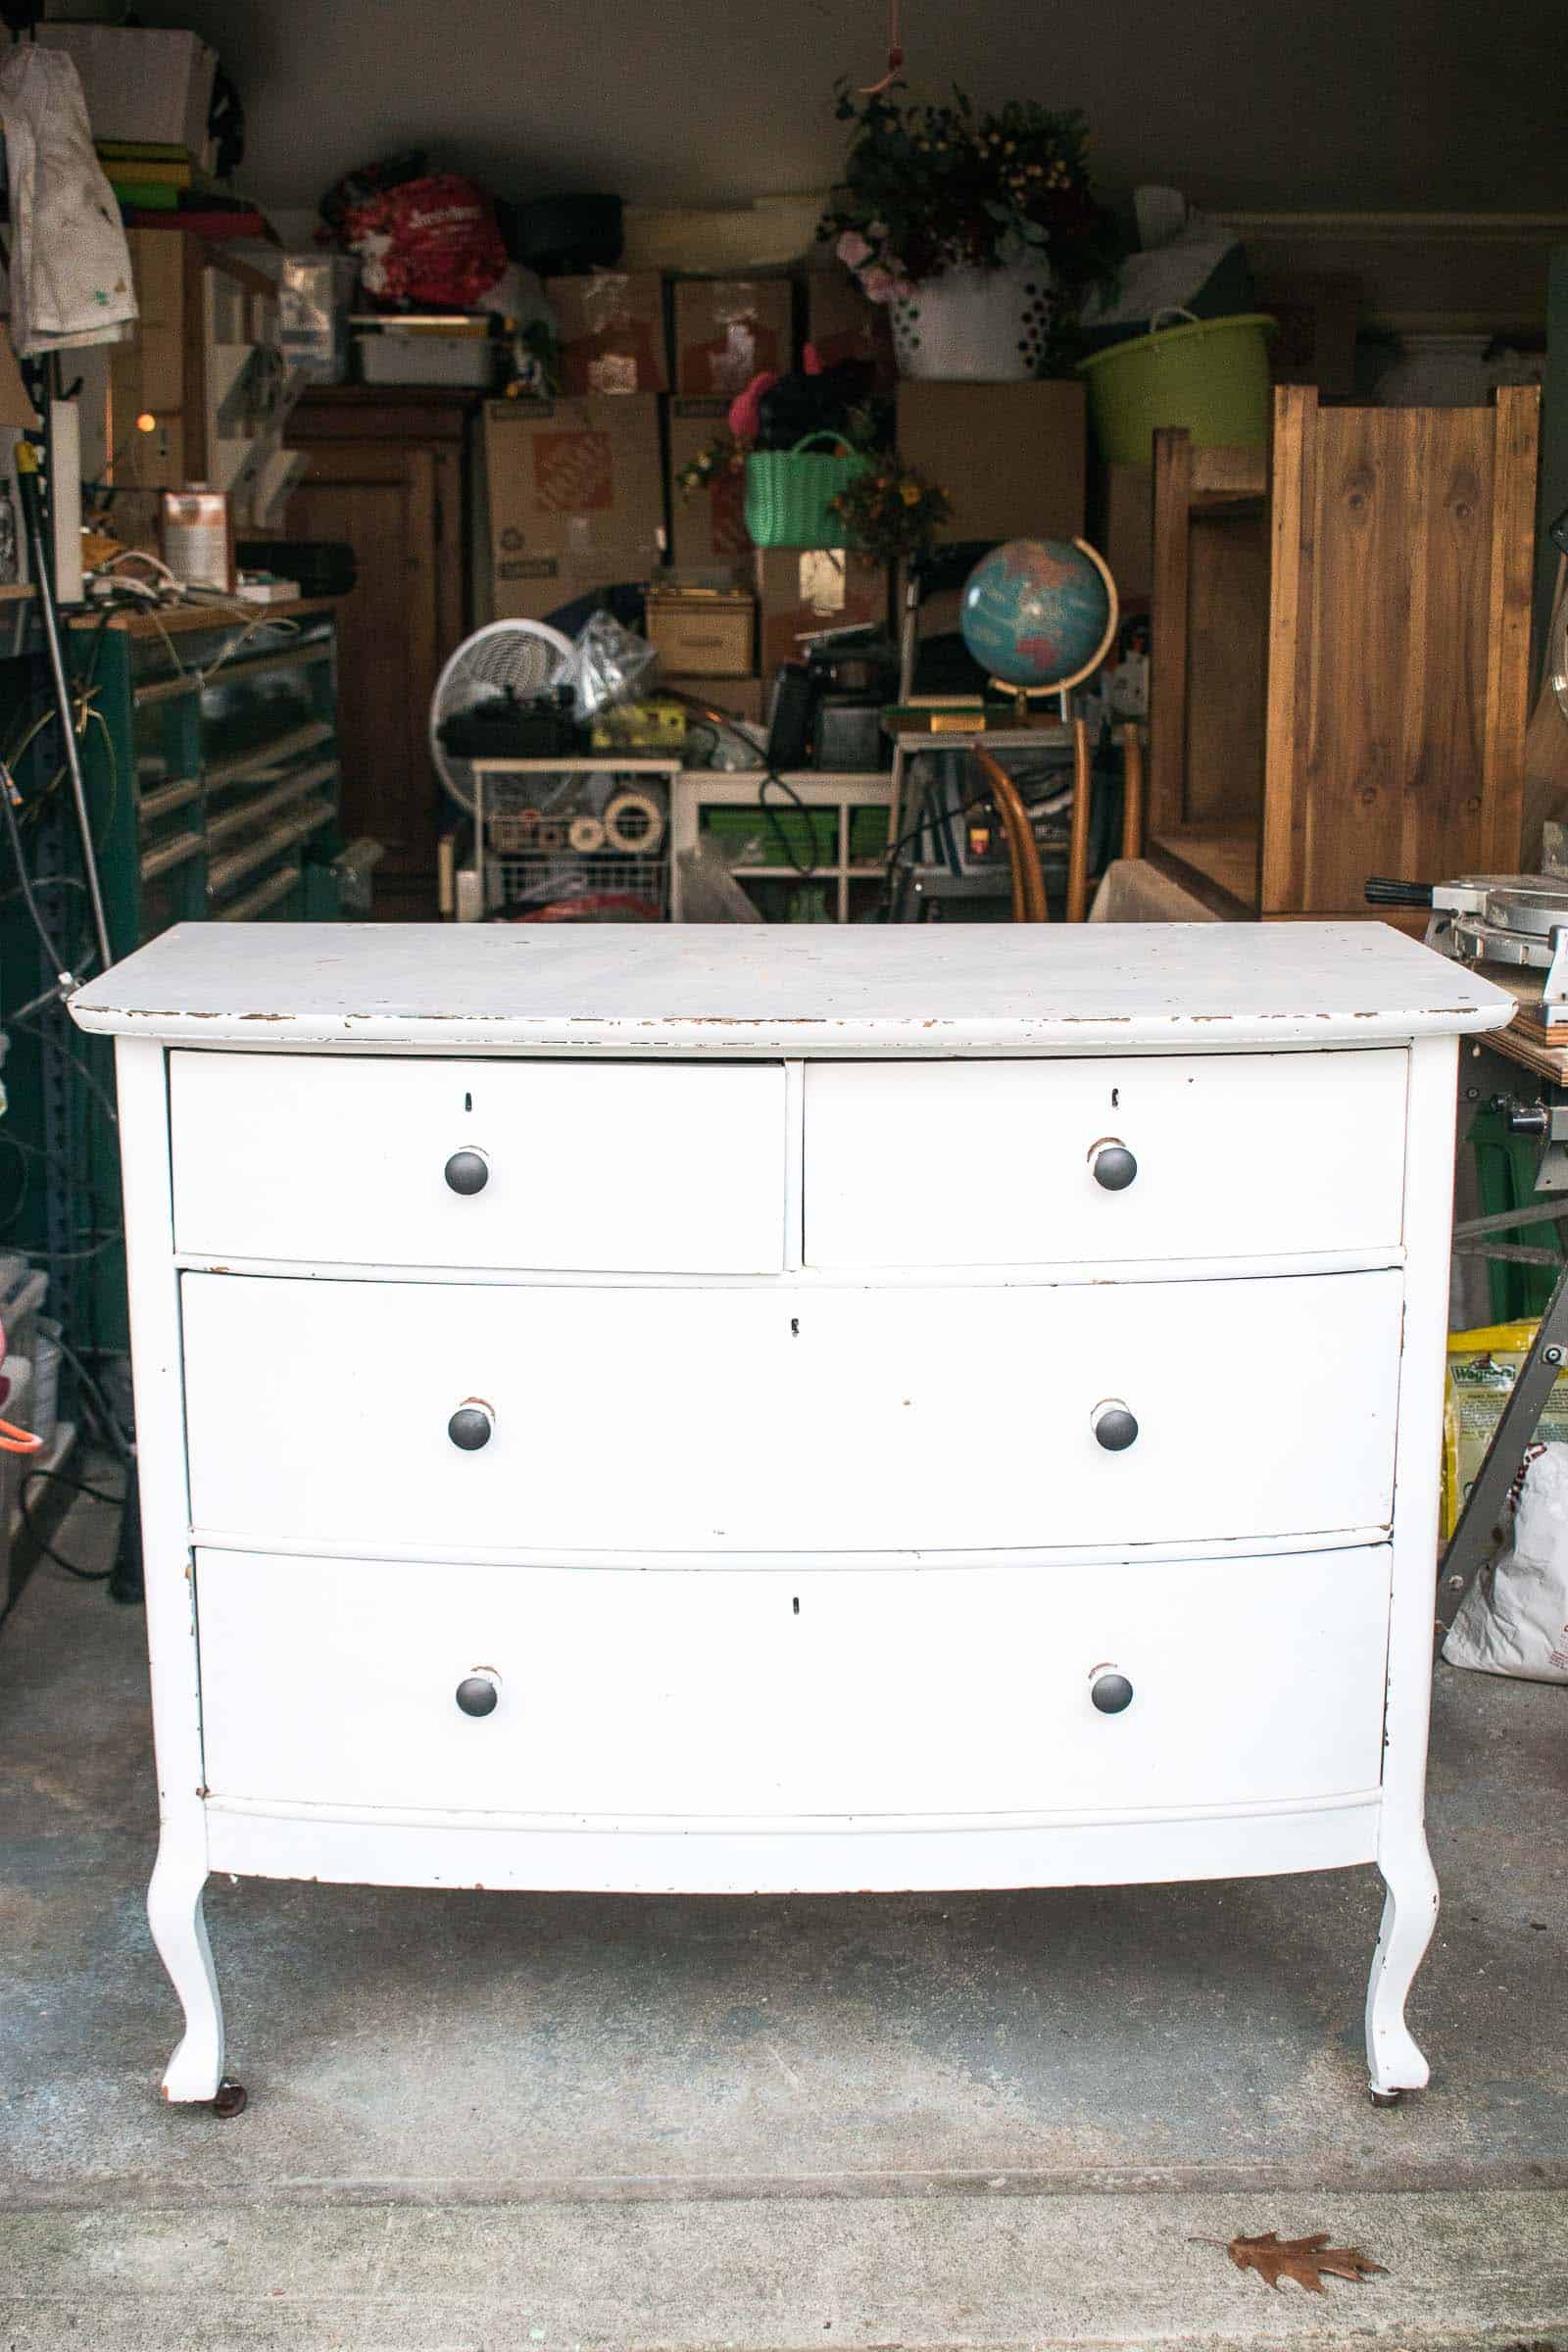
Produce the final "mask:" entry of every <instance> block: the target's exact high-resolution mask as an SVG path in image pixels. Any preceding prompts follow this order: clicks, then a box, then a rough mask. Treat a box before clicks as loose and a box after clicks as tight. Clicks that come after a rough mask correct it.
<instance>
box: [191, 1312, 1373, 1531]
mask: <svg viewBox="0 0 1568 2352" xmlns="http://www.w3.org/2000/svg"><path fill="white" fill-rule="evenodd" d="M181 1295H182V1319H183V1326H184V1358H185V1399H186V1414H187V1426H188V1437H189V1464H190V1471H189V1475H190V1500H191V1511H192V1518H193V1522H194V1525H195V1527H196V1529H197V1530H198V1532H199V1534H200V1535H201V1536H203V1537H205V1538H209V1539H212V1538H217V1537H221V1538H222V1539H223V1540H224V1541H225V1542H234V1543H239V1544H245V1545H247V1546H253V1547H256V1548H261V1549H265V1548H269V1547H270V1546H271V1545H273V1544H295V1545H307V1546H308V1545H317V1544H320V1545H351V1546H356V1547H364V1548H365V1549H367V1550H370V1551H374V1552H380V1551H383V1550H388V1549H393V1550H423V1549H426V1548H430V1549H438V1550H444V1551H445V1550H455V1551H457V1552H459V1553H463V1552H467V1551H471V1550H480V1551H503V1552H527V1553H535V1554H537V1553H539V1552H541V1551H543V1552H555V1551H560V1550H564V1551H566V1552H573V1553H584V1552H587V1553H593V1552H610V1553H615V1552H621V1551H636V1552H643V1553H658V1552H665V1551H669V1552H702V1553H715V1554H720V1555H723V1554H729V1553H735V1552H748V1551H751V1552H755V1551H766V1552H791V1553H793V1552H808V1553H809V1552H811V1551H813V1550H827V1551H863V1550H872V1551H901V1550H917V1551H920V1552H923V1553H929V1552H933V1551H942V1550H959V1551H963V1550H976V1551H984V1550H991V1549H1030V1550H1034V1549H1040V1548H1045V1547H1050V1546H1054V1545H1071V1546H1075V1547H1085V1546H1093V1545H1105V1544H1113V1543H1114V1544H1127V1545H1139V1544H1208V1543H1210V1542H1213V1541H1215V1540H1218V1539H1222V1538H1224V1539H1237V1540H1242V1539H1263V1538H1267V1539H1278V1538H1286V1537H1296V1536H1319V1537H1321V1536H1323V1535H1339V1534H1341V1533H1343V1532H1345V1531H1355V1530H1359V1531H1361V1532H1362V1533H1363V1534H1364V1533H1365V1532H1367V1531H1369V1530H1376V1529H1380V1528H1382V1527H1383V1526H1385V1525H1386V1524H1387V1523H1388V1520H1389V1516H1390V1512H1391V1508H1392V1499H1393V1483H1394V1441H1395V1418H1396V1409H1397V1392H1398V1366H1399V1329H1400V1300H1401V1282H1400V1277H1399V1275H1398V1274H1397V1273H1396V1272H1389V1273H1367V1274H1337V1275H1312V1276H1299V1277H1285V1278H1279V1279H1275V1280H1250V1281H1238V1282H1201V1283H1146V1284H1134V1283H1127V1284H1119V1285H1115V1286H1111V1287H1105V1286H1101V1285H1096V1284H1078V1285H1067V1284H1063V1285H1059V1286H1054V1285H1051V1284H1046V1283H1038V1284H1033V1285H1025V1284H1017V1285H994V1286H991V1287H989V1288H973V1289H957V1288H954V1287H951V1286H942V1285H935V1284H933V1285H926V1286H923V1287H922V1286H918V1285H903V1286H887V1287H882V1288H874V1287H870V1286H848V1285H846V1286H843V1287H838V1286H822V1287H818V1288H815V1289H812V1288H811V1287H809V1285H807V1284H805V1283H790V1282H788V1281H787V1280H781V1282H780V1283H779V1284H778V1285H777V1286H767V1287H765V1288H760V1287H757V1286H743V1287H734V1288H723V1287H709V1288H703V1287H699V1286H695V1285H690V1286H688V1285H671V1286H661V1287H658V1288H637V1287H627V1286H620V1287H617V1286H613V1285H607V1284H596V1285H584V1286H577V1287H572V1286H565V1285H555V1286H533V1287H529V1286H526V1285H478V1284H467V1285H455V1284H454V1285H447V1284H440V1283H432V1282H423V1283H415V1282H404V1283H399V1282H374V1283H369V1282H354V1281H345V1280H333V1281H306V1280H295V1281H291V1280H287V1279H283V1278H280V1277H262V1276H247V1275H239V1274H234V1275H220V1274H186V1275H185V1276H184V1277H183V1279H182V1283H181Z"/></svg>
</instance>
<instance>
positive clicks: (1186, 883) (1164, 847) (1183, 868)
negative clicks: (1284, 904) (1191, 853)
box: [1144, 835, 1257, 923]
mask: <svg viewBox="0 0 1568 2352" xmlns="http://www.w3.org/2000/svg"><path fill="white" fill-rule="evenodd" d="M1144 857H1145V858H1146V860H1147V861H1148V863H1149V864H1151V865H1152V866H1153V867H1154V868H1155V869H1156V871H1157V872H1159V873H1162V874H1163V875H1164V876H1165V878H1166V880H1167V881H1170V882H1179V883H1180V884H1181V886H1182V888H1183V889H1184V890H1186V891H1189V892H1190V893H1191V894H1192V896H1193V897H1194V898H1195V899H1197V900H1198V902H1199V904H1200V905H1201V906H1203V907H1207V908H1208V910H1209V912H1210V914H1217V915H1218V916H1219V918H1220V920H1221V921H1222V922H1226V923H1252V922H1255V921H1256V920H1257V909H1256V907H1249V906H1248V905H1247V904H1246V903H1245V901H1243V900H1241V899H1239V898H1237V897H1236V895H1235V893H1234V892H1233V891H1229V890H1226V889H1225V888H1224V886H1223V885H1222V884H1221V883H1218V882H1216V881H1215V880H1214V877H1213V875H1212V874H1205V873H1204V871H1203V869H1202V867H1201V865H1195V864H1194V863H1193V862H1192V860H1191V859H1190V858H1184V857H1183V856H1182V854H1181V850H1180V847H1179V846H1172V845H1170V844H1167V843H1166V842H1164V841H1162V840H1159V839H1157V838H1156V837H1155V836H1154V835H1150V837H1149V838H1148V839H1147V840H1146V841H1145V843H1144Z"/></svg>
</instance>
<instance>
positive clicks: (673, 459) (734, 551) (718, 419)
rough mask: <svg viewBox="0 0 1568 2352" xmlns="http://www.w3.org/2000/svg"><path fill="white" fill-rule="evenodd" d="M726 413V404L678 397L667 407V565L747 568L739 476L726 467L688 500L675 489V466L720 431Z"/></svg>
mask: <svg viewBox="0 0 1568 2352" xmlns="http://www.w3.org/2000/svg"><path fill="white" fill-rule="evenodd" d="M728 410H729V403H728V402H727V401H723V400H686V399H683V398H682V397H681V395H680V394H679V393H676V394H675V396H674V397H673V399H672V400H671V401H670V404H669V548H670V556H671V560H672V561H673V562H674V563H676V564H682V565H685V566H687V567H690V566H693V565H696V566H698V567H699V568H707V569H711V568H712V566H713V565H714V564H720V565H723V566H725V567H731V566H733V565H734V564H737V563H741V564H749V563H750V559H751V554H752V534H751V532H750V531H749V530H748V529H747V528H746V475H745V472H744V471H743V470H742V469H740V468H738V467H737V468H726V469H725V470H724V472H722V473H719V474H715V475H714V477H713V479H712V481H711V483H710V484H709V486H708V488H707V489H706V490H695V491H693V492H692V493H691V494H690V496H688V495H687V493H686V492H685V491H683V490H682V489H681V487H680V470H681V467H682V466H689V465H690V464H691V462H692V460H693V458H695V457H697V456H698V455H699V453H700V452H701V451H702V450H704V449H706V448H707V446H708V444H709V442H710V441H711V440H712V438H713V435H714V434H715V433H719V432H722V431H723V429H724V418H725V417H726V415H727V414H728Z"/></svg>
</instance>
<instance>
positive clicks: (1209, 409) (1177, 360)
mask: <svg viewBox="0 0 1568 2352" xmlns="http://www.w3.org/2000/svg"><path fill="white" fill-rule="evenodd" d="M1173 316H1180V317H1182V318H1184V319H1187V320H1188V321H1189V323H1188V324H1186V325H1184V326H1165V327H1161V326H1158V325H1157V324H1156V326H1155V329H1154V331H1153V332H1152V334H1147V335H1139V336H1137V337H1136V338H1135V339H1134V340H1133V341H1132V342H1130V343H1112V344H1111V345H1110V346H1109V347H1108V349H1106V350H1104V351H1097V352H1092V353H1091V354H1090V356H1089V358H1088V359H1087V360H1080V361H1079V363H1078V372H1079V373H1080V375H1083V376H1085V377H1087V379H1088V383H1089V416H1090V421H1091V422H1092V424H1093V426H1094V431H1095V441H1096V443H1097V445H1098V447H1099V450H1100V454H1101V456H1102V457H1103V459H1104V461H1105V463H1106V465H1107V466H1149V465H1152V462H1153V456H1154V448H1153V436H1154V432H1155V430H1156V428H1157V427H1158V426H1160V425H1167V424H1174V425H1185V426H1186V428H1187V430H1188V431H1189V432H1190V433H1191V434H1192V436H1193V439H1194V441H1195V442H1196V443H1197V444H1198V446H1199V448H1201V449H1223V448H1233V449H1261V448H1262V446H1263V444H1264V442H1265V441H1266V440H1267V439H1268V405H1269V380H1268V338H1269V336H1270V335H1271V334H1272V333H1273V332H1274V328H1275V324H1276V321H1275V320H1274V319H1270V318H1267V317H1266V316H1265V315H1264V314H1263V313H1262V312H1260V311H1246V312H1243V313H1241V314H1239V315H1238V316H1237V317H1235V318H1232V319H1194V318H1192V316H1191V314H1190V313H1189V312H1182V313H1179V314H1175V313H1171V312H1168V311H1162V312H1160V313H1158V314H1157V317H1158V318H1170V317H1173Z"/></svg>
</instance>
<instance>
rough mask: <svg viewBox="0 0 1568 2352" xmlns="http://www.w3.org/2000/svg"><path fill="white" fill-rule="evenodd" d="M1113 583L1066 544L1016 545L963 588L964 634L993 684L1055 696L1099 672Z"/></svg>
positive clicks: (984, 561) (987, 559)
mask: <svg viewBox="0 0 1568 2352" xmlns="http://www.w3.org/2000/svg"><path fill="white" fill-rule="evenodd" d="M1112 596H1113V591H1112V589H1111V588H1110V586H1109V575H1108V573H1106V572H1105V571H1103V569H1102V567H1101V565H1100V564H1099V563H1098V562H1097V560H1096V559H1095V557H1093V556H1092V555H1089V554H1087V553H1086V552H1085V550H1084V549H1083V548H1082V547H1079V546H1075V545H1074V544H1073V543H1072V542H1071V541H1070V540H1066V539H1009V540H1007V541H1006V543H1005V546H1002V547H994V548H993V549H992V550H991V553H990V554H989V555H988V556H983V557H982V558H981V560H980V562H979V563H978V564H976V565H975V567H974V569H973V571H971V572H970V574H969V577H968V578H967V580H966V581H965V582H964V585H963V597H962V601H961V603H960V605H959V610H958V626H959V627H960V628H961V629H962V631H963V642H964V644H965V645H966V646H967V647H968V648H969V651H970V653H971V654H973V656H974V658H975V660H976V661H977V662H979V664H980V666H981V668H982V669H983V670H984V671H985V672H986V674H987V676H988V677H993V678H999V679H1000V680H1001V681H1002V683H1003V684H1004V685H1005V686H1017V687H1020V688H1026V689H1028V690H1029V691H1030V692H1033V693H1037V694H1040V693H1049V692H1050V691H1051V689H1052V688H1053V687H1056V686H1060V685H1061V684H1062V683H1063V682H1064V681H1065V680H1067V679H1069V678H1075V677H1077V676H1079V675H1080V673H1081V672H1082V671H1084V670H1086V669H1089V668H1092V667H1093V665H1094V662H1095V659H1096V657H1097V655H1098V654H1099V652H1100V649H1101V646H1102V644H1103V641H1104V637H1105V632H1106V630H1107V628H1108V627H1109V625H1110V622H1111V618H1112V614H1113V612H1114V606H1113V603H1112Z"/></svg>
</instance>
